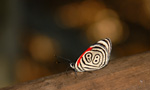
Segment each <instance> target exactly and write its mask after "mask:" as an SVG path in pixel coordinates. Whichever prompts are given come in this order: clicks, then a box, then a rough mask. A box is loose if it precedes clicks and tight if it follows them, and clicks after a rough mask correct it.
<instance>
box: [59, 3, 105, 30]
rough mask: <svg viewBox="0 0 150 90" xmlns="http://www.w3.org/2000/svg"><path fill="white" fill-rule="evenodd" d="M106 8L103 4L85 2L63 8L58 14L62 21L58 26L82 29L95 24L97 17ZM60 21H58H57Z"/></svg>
mask: <svg viewBox="0 0 150 90" xmlns="http://www.w3.org/2000/svg"><path fill="white" fill-rule="evenodd" d="M104 8H105V5H104V4H103V3H102V2H97V1H84V2H81V3H71V4H68V5H65V6H63V7H61V8H60V9H59V10H58V12H57V15H58V16H57V18H59V19H60V22H61V23H60V22H59V23H58V22H57V23H58V25H61V27H66V28H71V27H80V26H83V25H86V24H90V23H93V22H94V20H95V15H96V14H97V13H98V12H99V10H102V9H104ZM57 20H58V19H57Z"/></svg>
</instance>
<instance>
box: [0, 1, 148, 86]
mask: <svg viewBox="0 0 150 90" xmlns="http://www.w3.org/2000/svg"><path fill="white" fill-rule="evenodd" d="M0 6H1V8H0V87H5V86H10V85H13V84H16V83H20V82H25V81H29V80H34V79H37V78H40V77H44V76H48V75H53V74H56V73H61V72H65V71H66V69H67V67H68V66H69V63H66V61H64V60H62V59H59V61H60V63H56V62H57V61H58V59H56V58H55V57H54V55H58V56H62V57H65V58H68V59H70V60H72V61H75V60H77V58H78V57H79V56H80V55H81V54H82V53H83V52H84V50H86V49H87V48H88V47H89V46H90V45H91V44H93V43H95V42H97V41H98V40H100V39H103V38H106V37H108V38H110V39H111V40H112V42H113V51H112V56H111V59H112V58H120V57H124V56H129V55H134V54H136V53H141V52H146V51H149V50H150V1H149V0H124V1H123V2H122V1H120V0H62V1H61V0H1V1H0Z"/></svg>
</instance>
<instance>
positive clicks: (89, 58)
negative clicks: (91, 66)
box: [85, 52, 92, 63]
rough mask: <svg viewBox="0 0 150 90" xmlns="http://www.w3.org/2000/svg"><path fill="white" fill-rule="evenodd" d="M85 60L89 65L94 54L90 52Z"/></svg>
mask: <svg viewBox="0 0 150 90" xmlns="http://www.w3.org/2000/svg"><path fill="white" fill-rule="evenodd" d="M85 59H86V61H87V62H88V63H89V62H91V60H92V53H90V52H88V53H87V54H86V55H85Z"/></svg>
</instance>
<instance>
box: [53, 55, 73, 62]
mask: <svg viewBox="0 0 150 90" xmlns="http://www.w3.org/2000/svg"><path fill="white" fill-rule="evenodd" d="M54 56H55V57H56V58H60V59H63V60H66V61H69V62H71V60H70V59H67V58H64V57H61V56H56V55H54Z"/></svg>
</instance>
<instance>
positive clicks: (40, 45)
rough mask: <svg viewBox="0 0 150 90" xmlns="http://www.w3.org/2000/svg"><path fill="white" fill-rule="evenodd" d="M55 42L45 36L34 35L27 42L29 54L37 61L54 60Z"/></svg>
mask: <svg viewBox="0 0 150 90" xmlns="http://www.w3.org/2000/svg"><path fill="white" fill-rule="evenodd" d="M54 43H55V41H54V40H53V39H51V38H49V37H47V36H43V35H35V36H33V38H32V39H31V40H30V42H29V52H30V53H31V56H32V57H33V58H34V59H35V60H38V61H42V62H45V61H49V60H51V59H53V58H54V53H55V51H56V50H55V48H56V45H54Z"/></svg>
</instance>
